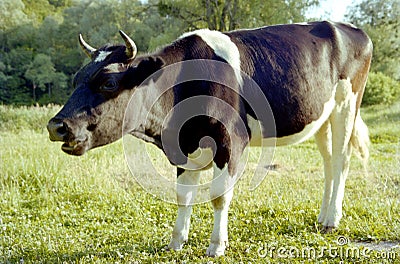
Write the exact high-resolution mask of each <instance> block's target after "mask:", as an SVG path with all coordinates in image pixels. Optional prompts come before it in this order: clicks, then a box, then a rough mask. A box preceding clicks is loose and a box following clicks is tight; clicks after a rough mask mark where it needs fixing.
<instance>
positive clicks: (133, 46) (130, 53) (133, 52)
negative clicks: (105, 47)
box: [119, 30, 137, 59]
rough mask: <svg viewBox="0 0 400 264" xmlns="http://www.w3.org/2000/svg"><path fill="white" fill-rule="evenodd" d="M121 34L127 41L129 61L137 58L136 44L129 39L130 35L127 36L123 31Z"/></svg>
mask: <svg viewBox="0 0 400 264" xmlns="http://www.w3.org/2000/svg"><path fill="white" fill-rule="evenodd" d="M119 34H120V35H121V37H122V38H123V39H124V41H125V46H126V55H127V56H128V58H129V59H133V58H135V57H136V53H137V48H136V44H135V42H134V41H133V40H132V39H131V38H130V37H128V35H126V34H125V33H124V32H123V31H122V30H120V31H119Z"/></svg>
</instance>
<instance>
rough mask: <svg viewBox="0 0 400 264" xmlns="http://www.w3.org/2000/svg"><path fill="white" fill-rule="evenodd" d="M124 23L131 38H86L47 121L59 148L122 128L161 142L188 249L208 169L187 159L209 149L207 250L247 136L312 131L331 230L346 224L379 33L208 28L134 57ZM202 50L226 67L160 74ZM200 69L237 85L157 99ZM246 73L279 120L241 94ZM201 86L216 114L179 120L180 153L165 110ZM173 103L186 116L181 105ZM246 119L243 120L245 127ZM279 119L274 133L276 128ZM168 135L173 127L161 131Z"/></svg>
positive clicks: (329, 26)
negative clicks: (345, 206)
mask: <svg viewBox="0 0 400 264" xmlns="http://www.w3.org/2000/svg"><path fill="white" fill-rule="evenodd" d="M120 33H121V36H122V37H123V39H124V41H125V45H107V46H104V47H102V48H99V49H94V48H92V47H91V46H89V45H88V44H87V43H86V42H85V41H84V40H83V39H82V37H81V36H80V38H79V40H80V44H81V46H82V47H83V49H84V51H85V53H86V54H87V55H88V56H89V57H90V58H91V62H90V63H89V64H87V65H86V66H84V67H83V68H82V69H81V70H79V71H78V73H77V74H76V76H75V78H74V82H73V86H74V88H75V91H74V93H73V94H72V96H71V98H70V99H69V100H68V102H67V103H66V104H65V106H64V107H63V108H62V109H61V111H60V112H59V113H58V114H57V115H56V116H55V117H54V118H52V119H51V120H50V121H49V123H48V131H49V134H50V139H51V140H52V141H63V142H64V144H63V145H62V150H63V151H64V152H66V153H68V154H71V155H82V154H84V153H85V152H86V151H87V150H89V149H92V148H95V147H98V146H102V145H106V144H108V143H111V142H113V141H115V140H117V139H119V138H121V136H122V133H121V131H122V130H124V131H125V132H126V133H129V134H132V135H134V136H136V137H138V138H141V139H143V140H145V141H147V142H152V143H154V144H155V145H157V146H158V147H160V148H161V149H162V150H163V151H164V152H165V154H166V155H167V157H168V158H169V159H170V160H171V162H173V163H174V164H175V165H176V166H177V168H178V169H177V175H178V180H177V182H178V187H177V202H178V205H179V207H178V217H177V220H176V224H175V227H174V230H173V233H172V239H171V242H170V244H169V246H168V247H169V248H170V249H172V250H179V249H181V248H182V245H183V243H184V242H185V241H186V240H187V238H188V232H189V225H190V215H191V211H192V203H193V200H194V197H195V195H196V185H197V184H198V183H199V179H200V171H201V170H200V169H199V170H188V169H185V166H184V165H185V164H186V163H187V162H188V161H189V160H191V159H192V157H193V156H196V155H197V154H198V152H199V151H200V150H202V155H205V156H206V158H204V159H201V160H202V161H204V160H206V161H207V162H206V163H207V164H201V163H202V162H201V161H200V164H198V165H199V168H204V169H207V168H210V167H212V168H213V169H214V178H215V179H216V180H214V181H213V182H212V185H211V187H210V199H211V202H212V205H213V207H214V229H213V232H212V235H211V243H210V246H209V247H208V249H207V255H209V256H219V255H223V254H224V251H225V247H226V245H227V242H228V231H227V223H228V207H229V204H230V202H231V199H232V195H233V185H234V182H235V179H236V177H237V175H236V174H237V165H236V164H237V161H238V160H239V158H240V156H241V155H242V153H243V150H244V148H245V147H246V146H247V145H249V144H250V143H251V142H252V143H254V142H255V144H260V142H263V141H268V140H270V139H271V138H273V139H274V140H276V144H277V145H278V146H283V145H288V144H295V143H299V142H302V141H304V140H306V139H308V138H310V137H311V136H313V135H315V138H316V142H317V145H318V148H319V150H320V152H321V154H322V157H323V160H324V168H325V191H324V195H323V200H322V207H321V212H320V214H319V216H318V222H320V223H321V224H322V226H323V229H324V230H325V231H328V232H329V231H331V230H332V229H333V228H335V227H337V226H338V225H339V221H340V219H341V217H342V201H343V196H344V188H345V180H346V177H347V174H348V170H349V161H350V156H351V152H352V148H354V149H355V150H356V151H357V153H359V154H360V156H361V158H362V159H363V160H364V161H366V160H367V159H368V142H369V140H368V129H367V127H366V125H365V124H364V122H363V121H362V119H361V116H360V111H359V108H360V104H361V100H362V96H363V93H364V87H365V84H366V80H367V75H368V71H369V68H370V62H371V57H372V43H371V41H370V39H369V38H368V36H367V35H366V34H365V33H364V32H363V31H362V30H360V29H358V28H356V27H354V26H352V25H350V24H345V23H334V22H329V21H323V22H312V23H302V24H291V25H276V26H269V27H263V28H257V29H248V30H247V29H246V30H237V31H231V32H226V33H221V32H217V31H211V30H207V29H203V30H197V31H193V32H190V33H186V34H184V35H183V36H181V37H180V38H178V39H177V40H176V41H175V42H173V43H172V44H170V45H168V46H165V47H163V48H162V49H160V50H159V51H157V52H155V53H152V54H148V55H142V56H136V53H137V49H136V46H135V43H134V42H133V41H132V40H131V39H130V38H129V37H128V36H127V35H126V34H125V33H123V32H122V31H120ZM194 60H202V61H203V60H204V61H210V60H211V61H216V62H221V63H223V64H224V65H227V66H228V67H223V68H224V69H222V68H218V67H217V68H213V67H211V69H210V68H208V67H199V68H197V69H194V68H193V69H191V68H190V67H189V68H187V67H181V68H178V69H179V70H178V72H177V75H175V76H172V77H171V76H166V75H168V74H167V73H166V72H164V70H165V69H166V68H167V67H168V66H170V65H173V64H176V63H180V62H185V61H188V62H189V61H194ZM198 63H199V64H201V61H199V62H198ZM194 71H204V72H207V71H212V72H213V74H214V75H217V76H219V77H220V76H223V78H224V79H225V80H227V81H228V82H230V83H232V86H234V88H233V89H232V88H230V87H227V86H226V85H224V84H221V83H213V82H207V81H202V80H193V81H190V82H185V83H179V84H176V86H174V87H172V88H171V89H167V90H166V91H165V92H164V93H162V96H161V97H160V98H158V99H157V100H158V101H157V102H156V105H153V103H154V102H155V100H156V98H155V95H159V94H160V92H159V89H162V88H161V87H162V86H163V82H165V80H166V79H168V78H169V79H171V78H176V76H179V75H180V74H191V73H193V72H194ZM153 73H158V74H156V75H153ZM149 77H150V78H149ZM246 78H247V79H248V78H251V79H252V80H253V81H255V83H257V85H258V86H259V87H260V89H261V92H262V95H263V96H265V98H266V99H267V100H268V103H269V106H268V107H270V110H271V111H272V113H273V116H274V119H275V124H270V123H268V122H267V121H265V120H263V118H262V117H261V118H260V117H259V116H257V114H256V109H254V108H257V107H260V105H258V106H256V107H253V105H251V104H249V103H248V101H246V98H244V97H245V96H243V95H246V94H250V96H251V91H250V89H251V88H249V86H247V85H246V83H247V82H246ZM142 82H144V84H142ZM141 84H142V85H141ZM139 86H140V87H139ZM249 91H250V92H249ZM133 94H134V95H135V96H134V98H135V99H133V100H134V102H131V103H130V108H131V109H130V111H129V113H131V115H130V116H128V117H127V119H126V120H125V123H124V126H125V127H124V128H122V126H123V119H124V113H125V109H126V107H127V105H128V101H129V100H130V98H131V97H132V95H133ZM194 96H206V98H210V100H207V99H206V100H205V101H202V103H201V104H194V105H193V107H200V108H205V109H207V111H208V112H206V113H219V114H216V115H217V116H216V117H215V116H206V115H203V116H202V115H199V116H196V117H193V119H190V120H187V122H185V123H184V124H183V125H182V126H181V127H179V130H180V131H179V133H178V134H179V135H178V137H179V138H178V142H179V148H180V151H181V152H182V153H183V154H184V157H183V158H181V157H179V158H176V157H175V156H174V153H175V152H174V150H173V149H168V148H167V147H165V146H168V144H170V142H168V138H169V137H168V133H167V132H168V131H167V130H168V127H165V126H164V124H163V122H164V118H165V117H166V113H168V112H170V111H171V109H173V108H174V106H176V105H177V104H179V103H180V102H183V101H184V100H186V99H190V98H191V97H194ZM202 98H203V97H202ZM211 98H218V99H219V100H222V101H224V102H225V103H226V104H227V105H228V106H230V107H231V108H232V109H234V110H235V111H236V114H235V115H232V114H231V113H230V112H227V113H226V115H229V116H224V111H222V109H221V104H219V103H216V101H215V100H212V99H211ZM254 98H256V97H254V96H253V99H254ZM261 107H262V105H261ZM265 107H267V106H265ZM145 112H146V113H147V114H146V116H143V113H145ZM176 112H177V113H175V114H177V115H179V114H180V113H179V110H176ZM181 114H184V113H181ZM218 119H221V120H222V121H221V120H218ZM266 120H267V119H266ZM268 120H270V119H268ZM240 124H244V127H245V131H244V132H245V133H243V129H241V128H239V126H240ZM272 125H273V126H274V127H275V129H274V131H275V132H274V133H270V132H269V131H271V130H269V127H270V126H272ZM170 128H171V127H170ZM163 133H165V134H167V136H165V137H163ZM260 133H261V135H262V138H258V139H256V138H255V137H256V136H254V135H256V134H260ZM204 137H209V138H211V139H212V140H213V141H214V142H215V147H214V149H211V147H210V146H208V145H207V144H205V145H201V144H200V145H199V141H200V140H201V139H202V138H204ZM163 141H164V142H163ZM257 142H258V143H257ZM210 149H211V151H210ZM179 184H180V185H179ZM179 186H180V187H179ZM182 186H184V187H182Z"/></svg>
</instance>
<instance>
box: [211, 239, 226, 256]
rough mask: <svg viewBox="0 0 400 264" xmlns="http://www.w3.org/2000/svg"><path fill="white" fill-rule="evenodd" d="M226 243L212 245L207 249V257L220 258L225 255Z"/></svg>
mask: <svg viewBox="0 0 400 264" xmlns="http://www.w3.org/2000/svg"><path fill="white" fill-rule="evenodd" d="M225 248H226V246H225V242H222V243H211V244H210V246H209V247H208V248H207V251H206V255H207V256H209V257H213V258H214V257H219V256H223V255H224V254H225Z"/></svg>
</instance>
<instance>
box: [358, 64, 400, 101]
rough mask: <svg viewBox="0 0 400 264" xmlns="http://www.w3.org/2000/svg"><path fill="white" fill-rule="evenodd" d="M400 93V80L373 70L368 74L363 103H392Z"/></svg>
mask: <svg viewBox="0 0 400 264" xmlns="http://www.w3.org/2000/svg"><path fill="white" fill-rule="evenodd" d="M399 95H400V82H399V81H396V80H394V79H392V78H390V77H389V76H387V75H385V74H383V73H381V72H377V73H375V72H371V73H370V74H369V76H368V82H367V87H366V88H365V92H364V97H363V102H362V104H363V105H364V106H365V105H376V104H391V103H393V102H394V101H395V100H396V99H397V98H398V97H399Z"/></svg>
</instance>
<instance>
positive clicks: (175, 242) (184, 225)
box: [168, 170, 200, 250]
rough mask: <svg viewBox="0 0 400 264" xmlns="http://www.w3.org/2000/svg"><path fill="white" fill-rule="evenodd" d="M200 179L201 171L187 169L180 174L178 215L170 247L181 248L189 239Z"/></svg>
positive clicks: (173, 248)
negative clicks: (191, 218)
mask: <svg viewBox="0 0 400 264" xmlns="http://www.w3.org/2000/svg"><path fill="white" fill-rule="evenodd" d="M199 180H200V171H189V170H185V171H184V172H183V173H182V174H180V175H179V176H178V180H177V187H176V191H177V201H178V217H177V219H176V223H175V226H174V229H173V231H172V239H171V242H170V243H169V245H168V249H172V250H181V249H182V246H183V244H184V243H185V242H186V241H187V240H188V235H189V228H190V216H191V214H192V205H193V203H194V199H195V197H196V194H197V188H198V185H199Z"/></svg>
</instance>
